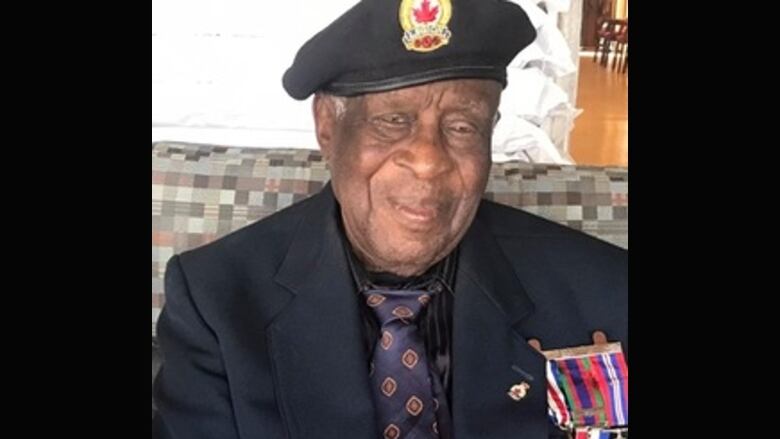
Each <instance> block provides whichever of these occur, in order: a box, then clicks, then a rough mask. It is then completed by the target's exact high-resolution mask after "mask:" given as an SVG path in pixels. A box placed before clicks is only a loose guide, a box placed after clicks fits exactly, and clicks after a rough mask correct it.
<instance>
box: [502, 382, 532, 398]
mask: <svg viewBox="0 0 780 439" xmlns="http://www.w3.org/2000/svg"><path fill="white" fill-rule="evenodd" d="M530 388H531V385H530V384H528V383H526V382H525V381H523V382H521V383H520V384H515V385H514V386H512V387H511V388H510V389H509V392H507V395H509V397H510V398H512V399H513V400H515V401H520V400H521V399H523V398H525V395H527V394H528V389H530Z"/></svg>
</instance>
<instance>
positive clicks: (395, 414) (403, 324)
mask: <svg viewBox="0 0 780 439" xmlns="http://www.w3.org/2000/svg"><path fill="white" fill-rule="evenodd" d="M364 294H365V296H366V303H367V304H368V306H370V307H371V309H372V310H373V311H374V314H375V315H376V317H377V320H378V322H379V325H380V334H381V336H380V337H379V339H378V340H377V344H376V347H375V348H374V354H373V358H372V361H373V364H374V373H373V375H371V377H370V379H371V383H372V390H373V393H374V402H375V406H376V412H377V418H378V421H379V424H380V429H381V430H380V431H382V432H383V435H384V437H385V438H391V439H396V438H407V437H408V438H411V437H413V438H419V439H423V438H435V437H438V434H437V433H436V430H435V428H434V427H433V425H434V423H435V422H436V421H437V414H436V410H435V406H436V405H437V404H436V402H435V401H434V390H433V383H434V382H433V381H432V375H431V373H432V372H431V371H430V370H429V365H428V360H427V358H426V355H425V345H424V343H423V340H422V338H421V337H420V334H419V333H418V328H417V319H418V318H419V316H420V313H421V311H422V310H423V308H424V307H425V306H427V305H428V303H429V302H430V300H431V296H430V294H428V293H427V292H425V291H396V290H369V291H366V292H365V293H364ZM433 377H434V379H436V380H438V378H435V375H433Z"/></svg>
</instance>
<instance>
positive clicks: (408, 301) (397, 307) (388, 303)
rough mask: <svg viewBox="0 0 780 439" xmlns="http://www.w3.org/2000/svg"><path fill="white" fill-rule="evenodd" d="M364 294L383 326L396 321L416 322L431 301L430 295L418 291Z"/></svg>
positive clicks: (375, 291)
mask: <svg viewBox="0 0 780 439" xmlns="http://www.w3.org/2000/svg"><path fill="white" fill-rule="evenodd" d="M363 294H365V296H366V304H368V306H369V307H370V308H371V309H373V310H374V314H376V316H377V318H378V319H379V323H380V324H381V325H382V326H384V325H386V324H388V323H390V322H392V321H395V320H400V321H402V322H403V323H411V322H414V321H416V320H417V318H418V317H419V315H420V312H421V311H422V310H423V308H425V306H426V305H428V302H430V301H431V295H430V293H428V292H427V291H418V290H411V291H409V290H368V291H365V292H364V293H363Z"/></svg>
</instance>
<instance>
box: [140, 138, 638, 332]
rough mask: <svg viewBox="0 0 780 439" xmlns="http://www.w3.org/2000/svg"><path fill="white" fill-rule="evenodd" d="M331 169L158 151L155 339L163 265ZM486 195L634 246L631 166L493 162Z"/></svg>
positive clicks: (318, 162) (316, 159)
mask: <svg viewBox="0 0 780 439" xmlns="http://www.w3.org/2000/svg"><path fill="white" fill-rule="evenodd" d="M329 178H330V177H329V173H328V170H327V168H326V165H325V162H324V161H323V160H322V156H321V155H320V153H319V151H313V150H298V149H257V148H238V147H223V146H216V145H197V144H185V143H157V144H153V145H152V335H153V336H154V335H155V326H156V322H157V317H158V316H159V314H160V310H161V308H162V305H163V303H164V296H163V277H164V275H165V264H166V263H167V262H168V259H170V258H171V256H173V255H174V254H175V253H181V252H183V251H185V250H188V249H191V248H194V247H197V246H200V245H203V244H206V243H208V242H210V241H213V240H214V239H217V238H219V237H220V236H223V235H226V234H227V233H229V232H232V231H234V230H236V229H238V228H241V227H243V226H245V225H247V224H249V223H251V222H254V221H256V220H258V219H260V218H263V217H265V216H267V215H270V214H272V213H274V212H276V211H278V210H280V209H282V208H284V207H287V206H289V205H291V204H293V203H295V202H298V201H300V200H302V199H304V198H307V197H309V196H311V195H314V194H316V193H317V192H318V191H319V190H320V189H321V188H322V187H323V186H324V185H325V183H326V182H327V181H328V179H329ZM485 198H487V199H490V200H493V201H496V202H499V203H503V204H507V205H509V206H513V207H518V208H521V209H524V210H526V211H528V212H531V213H535V214H538V215H540V216H543V217H546V218H548V219H551V220H553V221H557V222H559V223H561V224H564V225H567V226H569V227H572V228H575V229H578V230H582V231H584V232H586V233H589V234H591V235H593V236H596V237H598V238H600V239H603V240H606V241H609V242H612V243H613V244H616V245H618V246H621V247H624V248H628V235H627V232H628V172H627V170H626V169H625V168H597V167H577V166H561V165H545V164H529V163H523V162H510V163H496V164H494V165H493V168H492V170H491V176H490V180H489V182H488V188H487V193H486V194H485Z"/></svg>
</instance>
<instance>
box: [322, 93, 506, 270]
mask: <svg viewBox="0 0 780 439" xmlns="http://www.w3.org/2000/svg"><path fill="white" fill-rule="evenodd" d="M500 94H501V86H500V84H499V83H497V82H495V81H490V80H476V79H460V80H451V81H441V82H434V83H430V84H424V85H420V86H415V87H409V88H404V89H400V90H394V91H389V92H383V93H371V94H366V95H362V96H359V97H355V98H349V99H347V101H346V108H344V109H341V110H344V111H340V110H339V109H337V107H338V105H336V101H334V100H333V99H331V98H328V97H321V96H318V97H317V98H316V99H315V102H314V113H315V121H316V124H317V137H318V141H319V143H320V147H321V149H322V151H323V154H324V156H325V157H326V159H327V160H328V163H329V165H330V170H331V175H332V186H333V191H334V193H335V196H336V198H337V199H338V201H339V203H340V204H341V215H342V219H343V222H344V226H345V229H346V233H347V237H348V239H349V241H350V243H351V244H352V247H353V249H354V250H355V252H356V253H357V255H358V257H359V258H360V259H361V260H362V261H363V262H364V263H365V264H366V266H367V268H368V269H369V270H373V271H389V272H393V273H396V274H399V275H403V276H409V275H415V274H420V273H422V272H424V271H425V270H426V269H427V268H428V267H430V266H431V265H433V264H435V263H436V262H438V261H439V260H441V259H442V258H444V257H445V256H446V255H447V254H448V253H449V252H451V251H452V250H453V249H454V248H455V246H456V245H457V244H458V242H459V241H460V239H461V238H462V237H463V235H464V233H465V232H466V230H467V229H468V227H469V225H470V224H471V221H472V219H473V218H474V215H475V213H476V210H477V206H478V205H479V200H480V198H481V196H482V193H483V191H484V189H485V185H486V184H487V177H488V173H489V171H490V164H491V160H490V139H491V133H492V129H493V125H494V119H495V115H496V109H497V108H498V103H499V97H500Z"/></svg>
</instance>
